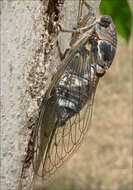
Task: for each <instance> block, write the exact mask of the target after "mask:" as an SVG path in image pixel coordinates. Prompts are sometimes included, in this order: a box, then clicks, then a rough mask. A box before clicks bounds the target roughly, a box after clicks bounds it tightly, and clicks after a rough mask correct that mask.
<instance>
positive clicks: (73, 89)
mask: <svg viewBox="0 0 133 190" xmlns="http://www.w3.org/2000/svg"><path fill="white" fill-rule="evenodd" d="M94 61H95V58H94V55H93V54H91V52H90V53H89V56H88V54H85V55H80V54H78V53H76V54H75V56H74V57H73V59H71V61H70V63H69V64H68V65H67V68H66V70H67V71H65V74H64V75H63V73H62V76H61V78H60V79H59V82H58V84H57V85H56V87H55V89H54V87H53V89H54V91H56V96H55V95H54V96H53V97H52V100H50V99H49V100H48V101H47V100H46V102H45V103H44V105H43V106H42V108H41V114H40V119H39V124H38V126H37V128H36V129H35V132H34V144H35V147H36V150H37V151H36V152H35V153H34V159H33V167H34V170H35V174H36V175H38V176H41V177H43V179H44V180H47V179H49V177H50V176H51V175H52V174H53V173H54V172H55V171H56V170H57V168H59V167H60V166H61V165H62V164H63V163H64V162H65V161H66V160H67V159H68V158H69V157H70V156H71V155H72V154H73V153H74V152H75V151H77V150H78V148H79V146H80V144H81V142H82V141H83V139H84V136H85V134H86V133H87V130H88V128H89V126H90V121H91V116H92V107H93V102H94V95H95V90H96V87H97V84H98V77H97V76H96V74H95V72H94V70H93V66H94ZM88 63H89V64H88ZM88 65H89V66H88ZM53 89H52V90H53ZM63 94H64V95H63ZM75 102H76V103H75ZM74 103H75V104H74ZM73 105H75V107H74V106H73ZM66 107H67V108H69V109H68V110H67V112H66V113H65V114H66V115H67V114H68V115H67V116H66V115H65V114H64V110H66ZM70 108H72V109H70ZM72 110H74V111H73V113H71V112H72ZM63 114H64V117H63V118H61V117H62V115H63Z"/></svg>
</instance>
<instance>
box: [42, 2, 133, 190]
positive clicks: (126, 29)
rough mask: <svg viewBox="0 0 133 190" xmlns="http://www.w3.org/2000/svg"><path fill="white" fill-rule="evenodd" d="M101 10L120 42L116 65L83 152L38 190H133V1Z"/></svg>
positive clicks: (100, 91) (99, 96)
mask: <svg viewBox="0 0 133 190" xmlns="http://www.w3.org/2000/svg"><path fill="white" fill-rule="evenodd" d="M99 10H100V13H101V14H109V15H111V16H112V18H113V20H114V22H115V24H116V28H117V31H118V34H119V36H118V47H117V52H116V57H115V60H114V62H113V64H112V66H111V68H110V71H109V72H108V73H107V74H106V76H105V77H103V78H102V79H101V81H100V82H99V86H98V88H97V92H96V97H95V104H94V110H93V117H92V124H91V128H90V130H89V132H88V134H87V136H86V138H85V139H84V143H83V144H82V146H81V148H80V150H79V151H78V152H77V153H75V154H74V155H73V156H72V158H71V159H70V160H69V161H68V162H67V163H66V164H64V166H63V167H61V169H60V170H59V171H58V172H57V176H56V177H55V179H54V180H53V182H52V183H51V184H50V185H49V186H47V187H45V188H44V187H43V186H39V188H38V190H133V181H132V180H133V176H132V140H133V136H132V135H133V133H132V126H131V120H132V111H131V109H132V81H131V79H132V76H131V75H132V67H131V65H132V60H133V59H132V58H133V57H132V54H133V41H132V40H133V36H132V35H131V34H132V33H131V28H132V26H131V10H133V1H132V0H131V1H128V0H101V5H100V8H99ZM38 185H39V183H38Z"/></svg>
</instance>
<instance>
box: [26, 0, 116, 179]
mask: <svg viewBox="0 0 133 190" xmlns="http://www.w3.org/2000/svg"><path fill="white" fill-rule="evenodd" d="M83 6H84V7H86V8H87V10H88V11H87V14H86V15H84V16H82V13H81V12H82V7H83ZM79 9H80V11H79V12H80V14H79V15H80V16H78V21H77V25H76V27H74V28H73V29H72V30H64V29H62V27H61V26H60V25H59V24H58V25H57V26H58V28H59V29H60V31H62V32H71V33H72V37H71V41H70V48H69V49H68V50H67V53H66V54H65V55H64V57H63V59H62V63H61V66H60V68H59V70H58V71H57V72H56V73H55V75H54V76H53V78H52V81H51V84H50V86H49V88H48V90H47V91H46V94H45V96H44V98H43V101H42V104H41V107H40V113H39V121H38V124H37V125H36V126H35V128H34V129H33V133H32V136H31V140H30V142H29V149H28V151H29V155H27V157H26V159H25V164H26V163H27V162H29V160H32V165H33V170H34V173H35V176H40V177H42V178H43V179H44V181H45V180H47V179H49V178H50V176H51V175H52V174H54V173H55V171H56V170H57V169H58V168H59V167H60V166H61V165H62V164H63V163H64V162H65V161H66V160H67V159H68V158H70V156H71V155H72V154H73V153H74V152H75V151H77V150H78V148H79V147H80V144H81V142H82V141H83V139H84V137H85V135H86V134H87V131H88V129H89V126H90V121H91V117H92V109H93V103H94V96H95V92H96V88H97V85H98V82H99V79H100V78H101V77H102V76H104V74H105V73H106V72H107V70H108V69H109V67H110V66H111V64H112V61H113V59H114V56H115V53H116V46H117V33H116V29H115V25H114V24H113V21H112V19H111V17H110V16H108V15H104V16H100V17H99V18H98V19H96V16H95V14H94V12H93V9H92V8H91V7H90V6H89V5H88V3H87V2H86V1H85V0H82V1H81V2H80V6H79ZM30 145H32V146H30Z"/></svg>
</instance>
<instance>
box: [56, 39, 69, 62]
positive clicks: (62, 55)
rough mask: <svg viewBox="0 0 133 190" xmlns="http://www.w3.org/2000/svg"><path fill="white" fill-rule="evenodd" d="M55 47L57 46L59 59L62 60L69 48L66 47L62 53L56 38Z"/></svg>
mask: <svg viewBox="0 0 133 190" xmlns="http://www.w3.org/2000/svg"><path fill="white" fill-rule="evenodd" d="M57 48H58V52H59V57H60V60H61V61H62V60H63V59H64V58H65V57H66V55H67V53H68V52H69V50H70V48H67V49H66V50H65V52H64V53H62V52H61V48H60V45H59V42H58V40H57Z"/></svg>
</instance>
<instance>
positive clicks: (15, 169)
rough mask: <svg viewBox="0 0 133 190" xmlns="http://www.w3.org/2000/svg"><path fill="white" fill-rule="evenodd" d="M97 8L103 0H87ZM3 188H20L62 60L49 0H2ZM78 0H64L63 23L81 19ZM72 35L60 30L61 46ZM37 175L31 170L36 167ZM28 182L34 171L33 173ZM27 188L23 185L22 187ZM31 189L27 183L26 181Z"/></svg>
mask: <svg viewBox="0 0 133 190" xmlns="http://www.w3.org/2000/svg"><path fill="white" fill-rule="evenodd" d="M87 2H88V3H89V4H90V5H91V6H92V7H93V8H94V9H95V11H96V9H97V8H98V7H99V4H100V0H95V1H94V0H87ZM0 3H1V189H2V190H17V189H18V184H19V180H20V174H21V168H22V164H23V159H24V155H25V149H26V148H27V143H28V140H29V137H30V133H31V129H28V127H29V128H30V127H32V125H34V124H35V121H36V118H37V116H38V110H39V105H40V103H41V100H42V97H43V96H44V94H45V91H46V89H47V87H48V86H49V83H50V81H51V77H52V76H53V74H54V72H55V71H56V70H57V66H58V65H59V64H60V61H59V58H58V52H57V50H56V48H55V47H56V45H55V44H56V43H55V41H56V39H57V36H56V35H53V34H51V37H50V38H49V35H48V31H47V29H46V25H47V23H46V22H47V17H46V13H44V12H45V11H46V10H47V6H48V0H44V1H43V2H42V1H39V0H38V1H34V0H33V1H25V0H24V1H22V0H21V1H1V2H0ZM77 11H78V0H77V1H75V0H69V1H68V0H66V1H65V2H64V5H63V8H62V11H61V15H63V17H60V23H61V25H63V27H64V28H67V29H70V28H72V27H73V26H74V25H75V24H76V18H77ZM70 36H71V35H70V34H59V43H60V46H61V49H62V51H64V50H65V48H67V47H68V43H69V39H70ZM31 174H32V171H31ZM27 180H28V181H29V180H30V176H28V179H27ZM23 189H24V188H23ZM25 189H28V183H27V184H26V186H25Z"/></svg>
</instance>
